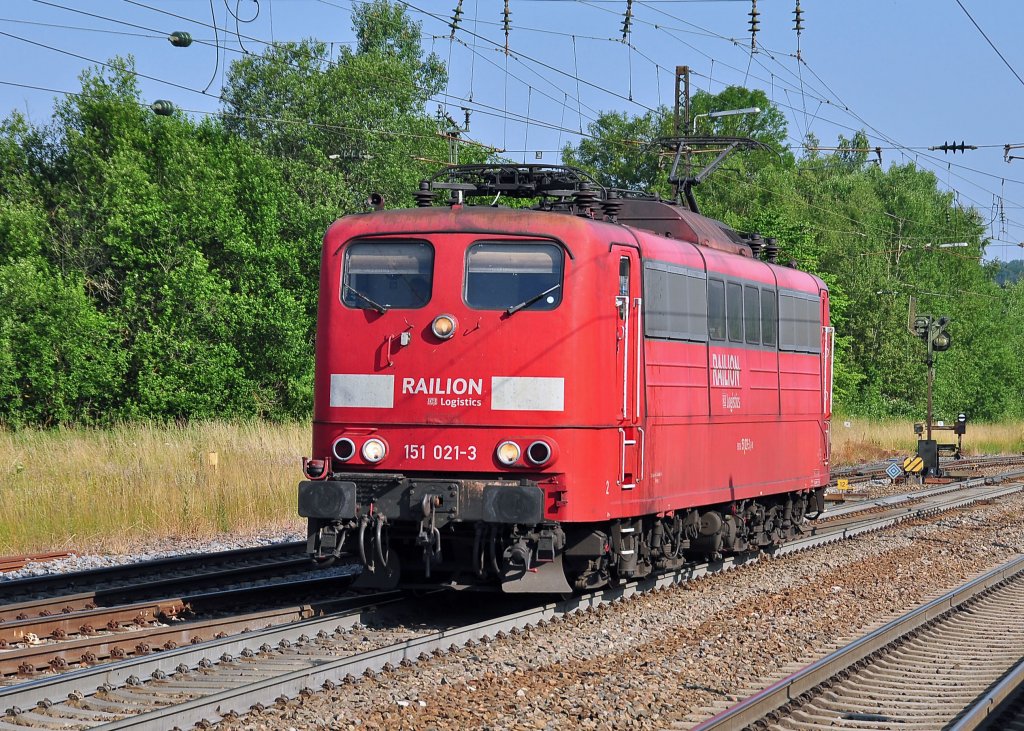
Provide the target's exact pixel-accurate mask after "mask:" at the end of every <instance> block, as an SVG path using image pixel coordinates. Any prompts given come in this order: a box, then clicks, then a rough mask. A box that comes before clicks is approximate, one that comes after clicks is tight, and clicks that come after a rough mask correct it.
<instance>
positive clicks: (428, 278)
mask: <svg viewBox="0 0 1024 731" xmlns="http://www.w3.org/2000/svg"><path fill="white" fill-rule="evenodd" d="M433 276H434V249H433V248H432V247H431V246H430V244H427V243H425V242H421V241H373V242H369V241H360V242H356V243H354V244H352V245H350V246H349V247H348V249H347V251H346V252H345V270H344V274H343V275H342V279H341V301H342V302H343V303H345V305H346V306H348V307H352V308H356V309H362V310H377V311H380V312H383V311H385V310H389V309H392V308H399V309H417V308H419V307H423V306H424V305H426V304H427V302H429V301H430V291H431V283H432V280H433Z"/></svg>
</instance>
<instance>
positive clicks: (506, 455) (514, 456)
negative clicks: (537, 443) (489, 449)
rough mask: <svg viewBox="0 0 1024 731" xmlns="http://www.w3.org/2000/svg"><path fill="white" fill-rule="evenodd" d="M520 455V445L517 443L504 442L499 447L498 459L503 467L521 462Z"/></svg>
mask: <svg viewBox="0 0 1024 731" xmlns="http://www.w3.org/2000/svg"><path fill="white" fill-rule="evenodd" d="M520 454H521V451H520V449H519V445H518V444H516V443H515V442H502V443H501V444H499V445H498V450H497V457H498V461H499V462H501V463H502V464H503V465H509V466H512V465H514V464H515V463H516V462H518V461H519V455H520Z"/></svg>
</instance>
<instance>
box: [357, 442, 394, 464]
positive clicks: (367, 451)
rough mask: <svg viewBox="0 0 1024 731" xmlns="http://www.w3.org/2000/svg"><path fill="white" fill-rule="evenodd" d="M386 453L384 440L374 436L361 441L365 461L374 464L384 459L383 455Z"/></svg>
mask: <svg viewBox="0 0 1024 731" xmlns="http://www.w3.org/2000/svg"><path fill="white" fill-rule="evenodd" d="M387 453H388V448H387V446H386V445H385V444H384V442H383V441H382V440H380V439H377V438H376V437H374V438H373V439H367V440H366V441H365V442H363V459H365V460H366V461H367V462H371V463H373V464H376V463H377V462H380V461H381V460H382V459H384V455H386V454H387Z"/></svg>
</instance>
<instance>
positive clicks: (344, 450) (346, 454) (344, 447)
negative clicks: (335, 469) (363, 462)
mask: <svg viewBox="0 0 1024 731" xmlns="http://www.w3.org/2000/svg"><path fill="white" fill-rule="evenodd" d="M331 451H332V452H334V456H335V457H336V458H337V459H338V460H339V461H341V462H348V461H349V460H350V459H352V458H353V457H355V456H356V445H355V442H353V441H352V440H351V439H349V438H348V437H341V438H339V439H335V440H334V446H333V447H331Z"/></svg>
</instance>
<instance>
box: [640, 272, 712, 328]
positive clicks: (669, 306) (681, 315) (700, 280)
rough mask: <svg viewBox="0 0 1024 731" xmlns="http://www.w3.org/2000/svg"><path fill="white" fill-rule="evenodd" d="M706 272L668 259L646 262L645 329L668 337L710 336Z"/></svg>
mask: <svg viewBox="0 0 1024 731" xmlns="http://www.w3.org/2000/svg"><path fill="white" fill-rule="evenodd" d="M705 289H706V284H705V281H704V272H698V271H696V270H691V269H687V268H685V267H680V266H677V265H675V264H668V263H665V262H647V263H645V264H644V303H645V308H644V332H645V333H646V335H647V337H650V338H662V339H666V340H693V341H696V342H701V343H703V342H706V341H707V339H708V304H707V295H706V294H705Z"/></svg>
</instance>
